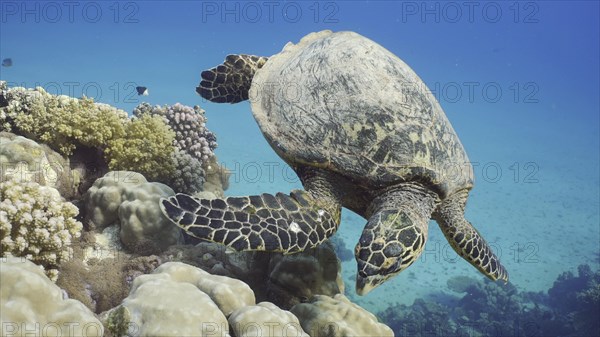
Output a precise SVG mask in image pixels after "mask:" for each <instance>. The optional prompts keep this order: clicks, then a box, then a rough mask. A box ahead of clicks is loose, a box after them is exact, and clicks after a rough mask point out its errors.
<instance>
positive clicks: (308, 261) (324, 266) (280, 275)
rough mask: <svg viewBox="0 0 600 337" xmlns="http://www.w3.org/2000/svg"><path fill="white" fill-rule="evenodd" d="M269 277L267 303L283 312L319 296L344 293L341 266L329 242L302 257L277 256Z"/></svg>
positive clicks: (299, 254)
mask: <svg viewBox="0 0 600 337" xmlns="http://www.w3.org/2000/svg"><path fill="white" fill-rule="evenodd" d="M268 273H269V274H268V275H269V276H268V279H267V289H266V290H267V299H268V301H270V302H273V303H276V304H277V305H278V306H280V307H281V308H283V309H289V308H291V307H292V306H294V305H295V304H298V303H301V302H306V301H308V300H309V299H310V298H311V297H313V296H314V295H316V294H319V295H329V296H333V295H335V294H339V293H343V292H344V283H343V280H342V278H341V266H340V262H339V260H338V259H337V257H336V255H335V251H334V250H333V246H332V245H331V244H330V243H328V242H326V243H324V244H322V245H320V246H318V247H316V248H314V249H309V250H306V251H304V252H302V253H298V254H291V255H280V254H273V255H272V257H271V260H270V262H269V272H268Z"/></svg>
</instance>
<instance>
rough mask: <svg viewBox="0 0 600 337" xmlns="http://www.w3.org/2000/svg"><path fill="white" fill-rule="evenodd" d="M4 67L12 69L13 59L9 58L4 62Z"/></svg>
mask: <svg viewBox="0 0 600 337" xmlns="http://www.w3.org/2000/svg"><path fill="white" fill-rule="evenodd" d="M2 66H3V67H10V66H12V59H10V58H8V59H4V60H2Z"/></svg>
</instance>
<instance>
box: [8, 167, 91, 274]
mask: <svg viewBox="0 0 600 337" xmlns="http://www.w3.org/2000/svg"><path fill="white" fill-rule="evenodd" d="M78 213H79V210H78V209H77V207H75V206H74V205H73V204H71V203H69V202H63V200H62V198H61V196H60V194H59V193H58V191H57V190H55V189H54V188H51V187H47V186H41V185H39V184H37V183H35V182H17V181H14V180H12V179H11V180H7V181H4V182H0V254H1V255H2V256H23V257H27V259H29V260H31V261H33V262H34V263H36V264H39V265H41V266H43V267H44V268H45V269H46V273H47V274H48V276H49V277H50V278H52V279H55V278H56V276H57V272H58V271H57V269H56V268H57V267H58V265H59V264H60V263H61V262H63V261H66V260H68V259H69V258H70V256H71V254H72V248H71V247H70V244H71V240H72V239H73V238H77V237H79V236H80V233H81V229H82V225H81V223H80V222H78V221H76V220H75V218H74V217H75V216H76V215H77V214H78Z"/></svg>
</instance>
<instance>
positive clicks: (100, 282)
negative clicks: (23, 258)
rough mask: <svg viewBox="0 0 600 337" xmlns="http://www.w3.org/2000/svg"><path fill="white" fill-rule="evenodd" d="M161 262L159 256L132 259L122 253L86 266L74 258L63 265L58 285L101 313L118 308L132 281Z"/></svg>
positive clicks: (88, 263) (96, 260) (92, 309)
mask: <svg viewBox="0 0 600 337" xmlns="http://www.w3.org/2000/svg"><path fill="white" fill-rule="evenodd" d="M160 263H161V260H160V259H159V258H158V257H156V256H139V257H131V256H128V255H127V254H125V253H121V252H114V256H113V257H109V258H104V259H90V260H89V261H87V263H84V262H83V261H82V260H81V259H72V260H70V261H68V262H65V263H63V264H62V265H61V267H60V274H59V275H58V280H57V281H56V284H57V285H58V286H59V287H61V288H62V289H64V290H65V291H66V292H67V293H68V294H69V297H71V298H73V299H76V300H78V301H80V302H81V303H83V304H84V305H85V306H86V307H88V308H89V309H90V310H91V311H93V312H95V313H97V314H98V313H101V312H103V311H106V310H109V309H111V308H114V307H116V306H118V305H119V304H120V303H121V302H122V301H123V299H124V298H125V297H127V294H129V289H130V288H131V284H132V282H133V280H134V279H135V278H136V277H137V276H139V275H143V274H148V273H151V272H152V271H153V270H154V269H155V268H156V267H158V265H160ZM99 275H102V277H98V276H99Z"/></svg>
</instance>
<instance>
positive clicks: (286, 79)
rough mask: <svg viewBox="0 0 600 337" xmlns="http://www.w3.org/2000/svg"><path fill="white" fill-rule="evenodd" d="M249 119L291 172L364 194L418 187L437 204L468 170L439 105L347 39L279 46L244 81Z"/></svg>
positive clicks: (416, 82)
mask: <svg viewBox="0 0 600 337" xmlns="http://www.w3.org/2000/svg"><path fill="white" fill-rule="evenodd" d="M250 101H251V105H252V112H253V114H254V117H255V119H256V121H257V122H258V124H259V126H260V128H261V130H262V132H263V134H264V136H265V137H266V139H267V141H268V142H269V143H270V144H271V146H272V147H273V149H274V150H275V151H276V152H277V154H278V155H279V156H280V157H281V158H283V159H284V160H285V161H286V162H287V163H288V164H290V165H291V166H292V167H295V168H298V167H301V166H312V167H320V168H325V169H328V170H331V171H334V172H337V173H339V174H341V175H343V176H345V177H347V178H349V179H351V180H352V181H354V182H356V183H357V184H360V185H362V186H363V187H365V188H369V189H378V188H385V187H388V186H392V185H394V184H397V183H400V182H406V181H419V182H421V183H423V184H425V185H427V186H429V187H430V188H432V189H433V190H434V191H436V192H437V193H438V194H439V195H440V197H442V198H444V197H446V196H447V195H449V194H452V193H453V192H454V191H457V190H460V189H464V188H471V187H472V183H473V169H472V166H471V164H470V163H469V160H468V158H467V155H466V153H465V151H464V149H463V146H462V144H461V143H460V140H459V139H458V137H457V136H456V133H455V132H454V129H453V128H452V126H451V125H450V122H449V121H448V119H447V118H446V115H445V113H444V111H443V110H442V108H441V107H440V105H439V103H438V102H437V100H436V99H435V97H434V96H433V95H432V93H431V92H430V90H429V89H428V88H427V86H426V85H425V84H424V83H423V81H422V80H421V79H420V78H419V77H418V76H417V74H415V72H414V71H413V70H412V69H411V68H410V67H409V66H408V65H406V63H404V62H403V61H402V60H400V59H399V58H398V57H397V56H395V55H394V54H392V53H391V52H390V51H388V50H387V49H385V48H383V47H382V46H380V45H379V44H377V43H375V42H373V41H371V40H369V39H367V38H365V37H363V36H361V35H359V34H356V33H353V32H337V33H332V32H331V31H322V32H318V33H312V34H309V35H307V36H305V37H304V38H303V39H302V40H301V41H300V42H299V43H298V44H292V43H288V44H287V45H286V46H285V47H284V49H283V50H282V52H281V53H279V54H277V55H275V56H273V57H271V58H270V59H269V60H268V61H267V63H266V64H265V65H264V66H263V67H262V68H261V69H260V70H259V71H257V73H256V74H255V76H254V79H253V80H252V86H251V89H250Z"/></svg>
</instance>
